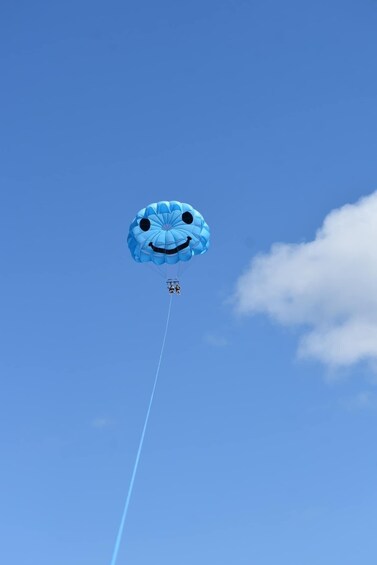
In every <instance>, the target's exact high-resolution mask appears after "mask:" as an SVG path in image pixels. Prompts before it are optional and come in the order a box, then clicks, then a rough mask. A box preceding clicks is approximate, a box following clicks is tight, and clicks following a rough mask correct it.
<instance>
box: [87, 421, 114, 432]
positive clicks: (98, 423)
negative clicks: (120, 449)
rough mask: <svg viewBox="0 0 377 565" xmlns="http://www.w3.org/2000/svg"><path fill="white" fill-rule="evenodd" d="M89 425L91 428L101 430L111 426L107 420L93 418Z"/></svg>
mask: <svg viewBox="0 0 377 565" xmlns="http://www.w3.org/2000/svg"><path fill="white" fill-rule="evenodd" d="M91 424H92V427H93V428H97V429H98V430H103V429H104V428H108V427H109V426H111V424H112V422H111V420H109V419H108V418H95V419H94V420H92V422H91Z"/></svg>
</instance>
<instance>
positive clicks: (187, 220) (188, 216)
mask: <svg viewBox="0 0 377 565" xmlns="http://www.w3.org/2000/svg"><path fill="white" fill-rule="evenodd" d="M182 220H183V221H184V222H185V224H192V222H193V221H194V218H193V215H192V214H191V212H183V214H182Z"/></svg>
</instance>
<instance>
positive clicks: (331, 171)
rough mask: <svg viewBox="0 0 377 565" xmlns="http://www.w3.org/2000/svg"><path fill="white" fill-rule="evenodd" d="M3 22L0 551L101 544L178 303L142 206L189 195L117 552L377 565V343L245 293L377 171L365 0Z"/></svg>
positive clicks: (11, 560) (51, 12) (73, 558)
mask: <svg viewBox="0 0 377 565" xmlns="http://www.w3.org/2000/svg"><path fill="white" fill-rule="evenodd" d="M0 21H1V23H0V26H1V34H0V37H1V39H0V42H1V49H0V70H1V79H2V80H1V82H2V88H1V91H0V116H1V134H0V155H1V168H0V187H1V190H0V213H1V221H0V237H1V243H2V245H1V246H0V264H1V270H0V285H1V293H0V297H1V298H0V300H1V324H0V332H1V333H0V337H1V355H0V376H1V384H2V387H1V396H0V402H1V410H0V445H1V466H0V482H1V485H2V488H1V495H0V515H1V523H2V527H1V530H2V531H1V544H0V560H1V562H4V563H7V565H35V564H36V563H38V565H68V564H69V565H102V564H104V563H109V562H110V558H111V553H112V549H113V544H114V541H115V535H116V531H117V528H118V524H119V520H120V515H121V511H122V506H123V502H124V498H125V495H126V490H127V487H128V481H129V478H130V475H131V470H132V465H133V461H134V457H135V453H136V449H137V444H138V440H139V435H140V431H141V427H142V422H143V418H144V414H145V410H146V407H147V403H148V398H149V393H150V389H151V384H152V381H153V375H154V371H155V367H156V363H157V359H158V353H159V348H160V340H161V337H162V332H163V328H164V321H165V315H166V309H167V301H168V297H167V293H166V289H165V288H164V283H163V281H161V279H160V278H159V277H158V276H156V275H155V274H154V273H153V272H151V271H150V270H149V269H148V268H144V266H142V265H138V264H136V263H134V262H133V261H132V260H131V257H130V255H129V252H128V249H127V246H126V237H127V232H128V226H129V223H130V222H131V220H132V219H133V217H134V215H135V213H136V212H137V211H138V210H139V209H140V208H142V207H144V206H145V205H147V204H148V203H150V202H155V201H158V200H165V199H166V200H170V199H177V200H180V201H183V202H190V203H191V204H192V205H194V206H195V207H196V208H197V209H198V210H200V211H201V212H202V213H203V215H204V216H205V218H206V220H207V222H208V223H209V224H210V226H211V230H212V245H211V249H210V252H208V253H207V254H206V255H205V256H203V257H199V258H196V260H195V261H192V264H191V266H190V269H188V270H187V271H186V273H185V275H184V277H183V279H182V288H183V294H182V296H181V297H179V298H177V300H175V302H174V305H173V311H172V320H171V327H170V333H169V338H168V342H167V347H166V352H165V357H164V361H163V365H162V369H161V374H160V379H161V380H160V382H159V387H158V390H157V395H156V398H155V404H154V407H153V412H152V415H151V420H150V427H149V430H148V434H147V437H146V441H145V445H144V451H143V455H142V460H141V463H140V468H139V473H138V476H137V481H136V484H135V489H134V494H133V499H132V502H131V506H130V511H129V514H128V520H127V524H126V530H125V538H124V543H123V544H122V548H121V552H120V558H119V563H133V565H146V564H150V563H152V562H153V563H163V564H164V565H173V564H174V565H176V564H177V563H179V564H180V565H189V564H190V565H192V563H195V564H196V565H207V564H208V563H216V564H217V565H228V564H229V563H236V564H237V565H250V564H252V565H254V564H255V565H276V564H277V563H278V564H279V565H292V563H305V565H318V563H321V565H338V564H339V565H354V564H355V563H362V564H363V565H372V564H373V565H374V564H375V562H376V555H377V541H376V536H375V526H374V525H375V523H376V519H377V495H376V492H377V490H376V477H375V475H376V465H377V455H376V451H375V429H376V425H377V390H376V382H377V380H376V373H375V370H374V369H375V356H374V355H373V354H370V355H369V357H368V356H367V357H365V356H364V357H363V355H361V356H360V358H359V357H357V356H356V361H355V362H349V363H343V364H340V365H341V366H335V367H334V366H333V365H332V364H331V363H327V362H326V359H325V360H324V357H323V355H322V357H321V355H317V357H315V356H314V358H308V357H304V358H302V357H300V356H299V355H298V354H297V350H298V347H299V343H300V340H301V339H302V331H303V330H302V325H301V324H303V325H304V326H305V328H306V329H304V332H305V331H307V327H308V326H309V327H313V324H314V325H315V324H317V323H318V321H316V320H314V319H313V317H310V316H309V315H307V317H305V316H303V315H302V316H301V317H300V316H298V317H296V318H294V320H296V322H297V320H299V321H300V323H296V322H294V323H287V318H284V317H283V318H282V317H281V316H280V317H279V312H280V310H279V308H280V306H281V304H282V303H281V302H279V300H280V299H279V300H278V301H277V303H276V304H275V303H274V308H275V309H272V310H271V311H269V310H268V307H269V303H267V304H266V300H265V301H264V302H263V301H262V302H261V301H259V302H258V304H257V302H256V298H255V296H256V295H255V286H253V284H254V283H253V281H254V278H253V276H254V275H256V271H255V270H253V268H254V267H253V265H254V266H255V264H250V261H251V260H252V259H253V257H255V256H256V255H258V254H259V255H260V254H262V255H261V256H262V257H265V258H266V260H267V261H268V260H271V263H268V264H269V265H272V267H273V266H274V263H273V258H274V255H273V253H272V252H271V251H270V249H271V246H272V245H273V244H274V243H276V242H283V243H285V244H290V243H296V244H300V245H303V246H305V245H306V243H307V242H310V241H313V240H314V239H315V238H316V231H317V230H318V229H319V228H320V226H321V225H322V223H323V221H324V219H325V217H326V216H327V215H328V214H329V213H330V212H331V211H332V210H336V209H339V208H341V207H342V206H344V205H345V204H347V203H351V204H354V203H355V202H357V201H358V200H359V199H360V198H361V197H363V196H366V195H368V194H371V193H373V191H374V190H376V189H377V167H376V150H377V141H376V135H375V132H376V129H377V105H376V97H377V78H376V77H377V73H376V56H377V36H376V29H377V3H376V2H375V1H372V0H361V1H358V2H356V1H348V0H346V1H342V2H340V1H329V2H324V1H323V0H321V1H319V2H316V3H313V2H312V3H302V2H298V1H290V0H288V1H287V2H284V3H282V2H277V1H276V0H271V1H267V2H263V3H262V2H259V3H255V2H254V3H252V2H248V1H246V0H239V1H237V0H236V1H233V2H230V1H227V2H226V1H223V0H220V1H217V2H214V1H202V2H198V1H195V0H194V1H193V2H189V3H183V2H165V1H162V2H158V3H156V2H148V1H145V2H135V1H130V2H128V3H123V2H113V3H110V4H109V3H107V4H105V3H103V2H87V1H82V0H79V1H76V2H71V1H68V2H65V3H60V4H57V3H47V2H38V1H36V2H33V3H27V2H18V3H11V2H3V4H2V7H1V13H0ZM372 232H373V230H372ZM368 233H369V232H368ZM352 234H353V230H351V236H350V234H349V233H348V236H349V237H351V239H352ZM373 235H375V234H374V232H373V233H372V235H371V237H373ZM342 237H343V236H342ZM360 238H361V239H359V240H358V241H360V246H361V248H364V245H369V246H370V245H371V244H372V243H373V241H375V240H373V239H371V238H370V237H365V234H364V235H363V234H361V236H360ZM363 238H364V239H363ZM342 241H343V239H342ZM374 247H376V248H377V246H375V245H374ZM372 248H373V245H372ZM300 249H301V248H300ZM302 249H308V248H307V247H303V248H302ZM344 256H345V257H346V258H347V246H346V251H345V252H344ZM372 263H373V262H372ZM295 265H296V263H295ZM272 267H271V268H272ZM335 267H336V259H335ZM335 270H336V271H337V268H336V269H335ZM339 272H343V271H339ZM247 273H249V275H250V277H251V279H248V278H244V279H242V278H240V277H241V275H242V274H244V276H246V277H247ZM272 273H273V274H279V273H277V271H275V270H274V269H272ZM257 274H258V273H257ZM368 276H369V275H368ZM370 276H372V275H370ZM373 276H374V275H373ZM271 280H272V279H271V278H269V279H268V282H269V283H270V282H271ZM274 280H275V279H274ZM276 280H277V281H278V279H276ZM279 280H280V279H279ZM368 280H369V279H368ZM371 280H374V279H371ZM240 281H241V285H242V284H243V289H244V290H245V293H246V294H245V296H246V298H247V300H248V301H249V302H247V304H249V305H250V304H252V306H250V307H245V308H241V309H238V310H237V307H236V304H235V301H236V298H235V296H236V294H235V293H236V290H235V289H236V288H239V287H238V286H237V285H239V284H240ZM242 281H243V283H242ZM250 281H251V282H250ZM291 282H292V280H290V282H289V283H287V284H288V290H289V291H291V290H292V289H291V287H290V286H289V284H290V283H291ZM355 285H356V288H357V284H356V283H355ZM308 288H309V287H308ZM310 288H311V287H310ZM310 288H309V290H308V289H306V292H307V294H305V297H306V298H307V299H308V301H310V300H312V298H313V294H312V291H311V290H310ZM347 288H348V287H347ZM268 289H269V290H271V287H270V286H268ZM351 290H354V288H353V289H351ZM272 291H274V292H275V291H276V293H279V292H281V287H279V286H277V287H276V288H275V287H273V288H272V290H271V292H272ZM253 293H254V294H253ZM324 293H325V294H326V292H325V291H324ZM238 296H239V295H238ZM276 296H277V297H278V298H279V297H280V298H281V295H280V294H276ZM321 296H322V294H320V298H318V294H317V295H316V300H318V301H319V302H318V303H319V304H320V305H321V304H323V303H321ZM326 296H327V294H326ZM365 296H366V297H367V298H368V297H369V296H370V295H369V294H367V295H365ZM370 299H371V310H373V308H374V302H373V296H370ZM267 302H268V301H267ZM356 302H357V301H356ZM372 303H373V304H372ZM256 304H257V306H256ZM315 304H317V302H316V303H315ZM372 306H373V308H372ZM340 308H341V310H340V312H339V313H338V314H337V315H339V317H340V318H342V316H344V310H342V308H344V305H343V306H342V305H341V306H340ZM355 308H356V307H355ZM254 311H257V312H258V315H256V316H247V315H245V314H250V313H251V314H253V313H254ZM373 311H374V310H373ZM295 312H296V311H295ZM300 312H301V311H300ZM305 312H307V310H305ZM352 312H353V314H354V315H355V316H356V315H358V312H357V311H356V313H355V310H353V311H352ZM266 313H267V314H268V316H266V315H265V314H266ZM289 313H291V311H289ZM301 314H302V312H301ZM290 319H291V318H290ZM291 320H292V319H291ZM328 321H329V320H328V318H326V312H325V313H324V318H323V319H321V321H320V326H321V328H323V327H324V326H326V327H327V325H326V324H327V323H328ZM369 322H370V323H371V324H372V327H373V328H374V329H375V328H376V327H377V322H376V320H375V319H374V318H373V319H371V320H369Z"/></svg>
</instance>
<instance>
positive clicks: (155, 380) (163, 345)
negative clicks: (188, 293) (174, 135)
mask: <svg viewBox="0 0 377 565" xmlns="http://www.w3.org/2000/svg"><path fill="white" fill-rule="evenodd" d="M172 301H173V295H170V300H169V307H168V315H167V318H166V325H165V332H164V337H163V339H162V345H161V351H160V357H159V360H158V364H157V369H156V374H155V377H154V383H153V387H152V393H151V396H150V399H149V405H148V410H147V413H146V416H145V421H144V426H143V431H142V432H141V436H140V442H139V447H138V450H137V454H136V459H135V463H134V468H133V471H132V476H131V481H130V484H129V487H128V493H127V498H126V502H125V504H124V509H123V514H122V518H121V521H120V525H119V530H118V535H117V538H116V541H115V546H114V551H113V557H112V559H111V565H115V564H116V560H117V557H118V552H119V547H120V542H121V541H122V535H123V530H124V524H125V521H126V517H127V512H128V507H129V504H130V500H131V495H132V489H133V486H134V482H135V477H136V472H137V468H138V465H139V460H140V455H141V451H142V448H143V443H144V437H145V432H146V430H147V426H148V420H149V415H150V413H151V408H152V404H153V399H154V394H155V391H156V387H157V381H158V375H159V373H160V367H161V361H162V357H163V353H164V349H165V342H166V336H167V334H168V328H169V322H170V312H171V305H172Z"/></svg>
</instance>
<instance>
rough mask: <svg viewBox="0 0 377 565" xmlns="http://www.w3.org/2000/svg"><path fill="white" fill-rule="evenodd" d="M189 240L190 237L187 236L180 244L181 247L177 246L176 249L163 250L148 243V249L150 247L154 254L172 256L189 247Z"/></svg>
mask: <svg viewBox="0 0 377 565" xmlns="http://www.w3.org/2000/svg"><path fill="white" fill-rule="evenodd" d="M191 240H192V237H190V236H187V239H186V241H185V242H184V243H181V245H177V247H174V249H164V248H163V247H156V246H155V245H153V243H152V242H150V244H149V247H152V249H153V251H154V252H155V253H165V255H174V253H178V252H179V251H182V249H186V247H188V246H189V245H190V241H191Z"/></svg>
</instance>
